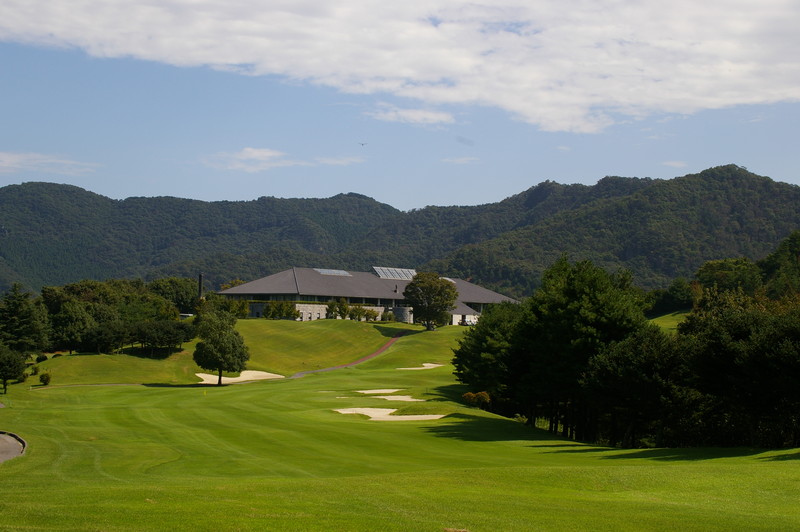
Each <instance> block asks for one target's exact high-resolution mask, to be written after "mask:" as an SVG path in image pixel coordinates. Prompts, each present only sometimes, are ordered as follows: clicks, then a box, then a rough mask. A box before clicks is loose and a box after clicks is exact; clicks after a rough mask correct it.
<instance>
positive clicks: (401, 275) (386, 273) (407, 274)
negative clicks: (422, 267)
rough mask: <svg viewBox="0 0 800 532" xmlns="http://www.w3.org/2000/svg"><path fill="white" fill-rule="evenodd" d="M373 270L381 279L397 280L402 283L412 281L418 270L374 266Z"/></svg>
mask: <svg viewBox="0 0 800 532" xmlns="http://www.w3.org/2000/svg"><path fill="white" fill-rule="evenodd" d="M372 269H373V270H375V273H376V274H378V277H380V278H381V279H396V280H402V281H410V280H411V279H413V278H414V276H415V275H417V271H416V270H412V269H409V268H386V267H384V266H373V267H372Z"/></svg>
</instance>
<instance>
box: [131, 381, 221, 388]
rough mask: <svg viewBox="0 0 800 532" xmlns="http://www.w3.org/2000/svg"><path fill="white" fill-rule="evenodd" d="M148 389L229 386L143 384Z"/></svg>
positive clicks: (198, 383)
mask: <svg viewBox="0 0 800 532" xmlns="http://www.w3.org/2000/svg"><path fill="white" fill-rule="evenodd" d="M142 386H145V387H147V388H211V387H214V388H224V387H225V386H227V384H223V385H222V386H217V385H216V384H204V383H202V382H197V383H193V384H168V383H165V382H145V383H143V384H142Z"/></svg>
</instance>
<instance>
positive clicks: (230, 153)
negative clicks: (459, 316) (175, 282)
mask: <svg viewBox="0 0 800 532" xmlns="http://www.w3.org/2000/svg"><path fill="white" fill-rule="evenodd" d="M531 4H534V5H531ZM699 4H700V3H698V2H695V1H691V2H690V1H687V0H676V1H674V2H662V1H658V2H656V1H640V2H634V1H631V2H618V1H612V0H595V1H591V2H589V1H588V0H586V1H566V2H565V1H558V2H556V1H553V0H542V1H539V2H535V3H534V2H529V1H507V0H499V1H493V2H488V1H475V2H460V1H456V0H449V1H437V0H428V1H417V0H407V1H404V2H388V1H375V0H373V1H367V0H350V1H339V2H322V1H306V0H291V1H289V0H269V1H255V0H225V1H222V0H160V1H158V2H154V1H150V0H148V1H144V0H127V1H126V0H120V1H117V2H113V3H109V2H105V1H101V0H69V1H64V2H52V1H46V0H3V2H2V3H1V4H0V72H2V76H0V186H3V185H8V184H15V183H21V182H26V181H50V182H56V183H70V184H74V185H77V186H80V187H82V188H85V189H87V190H91V191H93V192H96V193H99V194H102V195H105V196H108V197H112V198H118V199H121V198H125V197H130V196H177V197H184V198H196V199H202V200H208V201H212V200H249V199H255V198H258V197H260V196H276V197H329V196H332V195H335V194H338V193H342V192H357V193H360V194H365V195H367V196H370V197H373V198H375V199H377V200H378V201H381V202H384V203H388V204H390V205H393V206H394V207H397V208H399V209H402V210H409V209H413V208H420V207H424V206H426V205H475V204H481V203H488V202H495V201H499V200H501V199H503V198H505V197H508V196H510V195H513V194H516V193H519V192H522V191H523V190H526V189H527V188H529V187H531V186H533V185H535V184H537V183H539V182H541V181H544V180H548V179H549V180H553V181H556V182H559V183H585V184H593V183H595V182H597V180H598V179H600V178H602V177H603V176H606V175H620V176H636V177H654V178H672V177H675V176H679V175H684V174H687V173H694V172H698V171H701V170H703V169H705V168H708V167H711V166H716V165H721V164H728V163H735V164H739V165H741V166H746V167H747V168H748V169H750V170H751V171H753V172H755V173H757V174H761V175H767V176H770V177H772V178H773V179H775V180H776V181H783V182H788V183H794V184H800V172H799V171H798V161H799V160H800V159H799V157H800V156H798V154H797V152H798V150H797V148H796V144H797V142H798V137H799V136H798V129H800V55H798V54H797V50H798V49H800V32H797V30H796V28H797V27H798V25H800V5H798V4H797V3H796V2H793V1H783V0H762V1H760V2H752V1H749V2H743V1H732V0H726V1H713V0H712V1H708V2H703V3H702V5H699Z"/></svg>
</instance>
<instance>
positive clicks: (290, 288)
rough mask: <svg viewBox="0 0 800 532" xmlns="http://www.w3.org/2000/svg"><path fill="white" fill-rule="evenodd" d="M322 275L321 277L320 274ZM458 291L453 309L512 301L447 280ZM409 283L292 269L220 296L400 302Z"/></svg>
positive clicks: (366, 274) (460, 281)
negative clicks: (282, 296) (342, 298)
mask: <svg viewBox="0 0 800 532" xmlns="http://www.w3.org/2000/svg"><path fill="white" fill-rule="evenodd" d="M321 272H325V273H321ZM450 280H451V281H453V282H454V283H455V285H456V289H457V290H458V301H457V303H456V305H457V306H459V305H460V304H463V303H484V304H485V303H500V302H503V301H513V299H511V298H509V297H506V296H504V295H502V294H498V293H497V292H493V291H491V290H487V289H486V288H483V287H480V286H478V285H475V284H472V283H470V282H468V281H464V280H463V279H450ZM409 282H411V281H409V280H404V279H382V278H380V277H378V276H377V275H375V274H373V273H369V272H351V271H344V270H319V269H314V268H292V269H290V270H284V271H282V272H278V273H276V274H273V275H269V276H267V277H262V278H261V279H256V280H255V281H251V282H249V283H244V284H241V285H239V286H234V287H233V288H228V289H227V290H223V291H221V292H220V294H222V295H230V296H236V295H238V296H251V297H252V296H259V295H297V296H322V297H330V298H339V297H365V298H371V299H403V291H404V290H405V288H406V285H408V283H409Z"/></svg>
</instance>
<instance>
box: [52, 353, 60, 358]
mask: <svg viewBox="0 0 800 532" xmlns="http://www.w3.org/2000/svg"><path fill="white" fill-rule="evenodd" d="M60 356H61V353H56V354H55V355H53V356H52V357H50V358H58V357H60Z"/></svg>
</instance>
